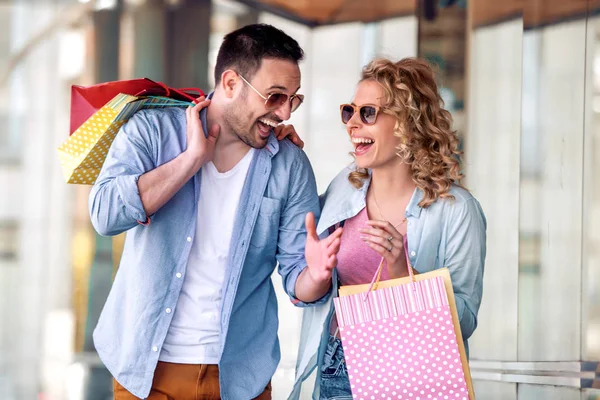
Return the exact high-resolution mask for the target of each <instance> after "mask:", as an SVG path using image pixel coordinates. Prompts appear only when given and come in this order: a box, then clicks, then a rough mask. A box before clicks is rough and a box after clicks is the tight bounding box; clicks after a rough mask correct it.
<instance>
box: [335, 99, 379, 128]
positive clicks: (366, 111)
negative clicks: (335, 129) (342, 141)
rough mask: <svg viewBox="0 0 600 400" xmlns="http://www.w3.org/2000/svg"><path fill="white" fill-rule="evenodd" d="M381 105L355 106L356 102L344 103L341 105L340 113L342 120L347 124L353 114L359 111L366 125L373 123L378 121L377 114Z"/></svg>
mask: <svg viewBox="0 0 600 400" xmlns="http://www.w3.org/2000/svg"><path fill="white" fill-rule="evenodd" d="M380 109H381V107H377V106H367V105H365V106H355V105H354V104H342V105H341V106H340V114H341V116H342V122H343V123H344V125H345V124H347V123H348V121H350V119H352V116H353V115H354V114H355V113H356V112H358V115H360V120H361V121H362V122H363V123H364V124H366V125H373V124H374V123H375V122H376V121H377V115H378V114H379V110H380Z"/></svg>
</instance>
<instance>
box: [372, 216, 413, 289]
mask: <svg viewBox="0 0 600 400" xmlns="http://www.w3.org/2000/svg"><path fill="white" fill-rule="evenodd" d="M367 225H369V228H364V229H360V233H361V234H362V235H361V237H360V238H361V239H362V240H364V241H365V243H366V244H367V245H368V246H369V247H370V248H372V249H373V250H375V251H376V252H378V253H379V254H381V256H382V257H383V258H384V259H385V261H386V263H387V267H388V273H389V275H390V278H392V279H395V278H402V277H404V276H408V268H407V265H406V255H405V254H404V236H402V234H401V233H400V232H398V230H397V229H396V228H394V226H393V225H392V224H390V223H389V222H387V221H377V220H369V221H367Z"/></svg>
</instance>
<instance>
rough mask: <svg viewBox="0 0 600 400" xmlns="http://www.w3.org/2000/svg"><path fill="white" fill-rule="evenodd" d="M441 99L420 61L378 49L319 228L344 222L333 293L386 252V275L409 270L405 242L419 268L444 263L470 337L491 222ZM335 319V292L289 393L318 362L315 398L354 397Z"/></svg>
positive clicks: (364, 275) (369, 271) (366, 274)
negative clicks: (348, 154) (350, 151)
mask: <svg viewBox="0 0 600 400" xmlns="http://www.w3.org/2000/svg"><path fill="white" fill-rule="evenodd" d="M441 104H442V99H441V97H440V95H439V93H438V89H437V85H436V81H435V76H434V74H433V71H432V69H431V67H430V66H429V65H428V64H427V63H426V62H424V61H421V60H418V59H414V58H407V59H403V60H401V61H399V62H396V63H394V62H392V61H390V60H386V59H377V60H374V61H372V62H371V63H370V64H369V65H368V66H366V67H365V69H364V70H363V73H362V79H361V80H360V82H359V84H358V87H357V89H356V93H355V96H354V99H353V102H352V104H344V105H342V106H341V107H340V110H341V119H342V122H343V123H344V124H345V125H346V131H347V133H348V136H349V139H350V140H351V141H352V143H353V144H354V148H355V150H354V158H355V162H354V163H353V164H351V165H350V166H349V167H348V168H346V169H344V170H343V171H342V172H341V173H340V174H339V175H338V176H337V177H336V178H335V179H334V180H333V181H332V182H331V184H330V185H329V188H328V189H327V191H326V193H325V195H324V196H323V199H322V201H323V203H322V214H321V218H320V221H319V224H318V227H317V233H318V234H320V235H322V236H323V235H327V232H332V231H333V230H335V228H336V227H338V226H340V225H343V234H342V237H341V247H340V251H339V254H338V264H337V268H336V271H334V274H333V283H332V286H333V293H337V287H338V279H339V284H341V285H354V284H364V283H368V282H370V281H371V278H372V277H373V274H374V273H375V271H376V269H377V267H378V265H379V263H380V260H381V258H382V257H383V259H384V260H385V263H386V268H384V270H383V274H382V279H393V278H399V277H403V276H406V275H407V274H408V272H407V271H408V270H407V265H406V258H405V253H404V252H405V251H406V252H407V253H408V258H409V259H410V263H411V264H412V267H413V268H414V269H415V271H417V272H418V273H424V272H428V271H431V270H433V269H437V268H442V267H447V268H448V269H449V270H450V274H451V277H452V283H453V288H454V293H455V298H456V306H457V311H458V316H459V319H460V326H461V330H462V335H463V338H464V340H465V341H466V340H467V339H468V338H469V337H470V336H471V335H472V334H473V331H474V330H475V327H476V325H477V311H478V309H479V304H480V302H481V295H482V278H483V265H484V259H485V229H486V225H485V224H486V223H485V217H484V215H483V212H482V210H481V207H480V205H479V203H478V202H477V200H476V199H475V198H474V197H473V196H472V195H471V194H470V193H469V192H468V191H467V190H466V189H465V188H464V187H462V186H461V185H460V181H461V179H462V178H463V176H462V174H461V172H460V165H459V161H458V156H459V155H460V152H459V151H458V137H457V136H456V133H455V132H454V131H452V128H451V126H452V118H451V116H450V113H449V112H448V111H446V110H444V109H443V108H442V106H441ZM404 236H406V237H407V239H408V248H407V249H405V248H404V245H403V239H404ZM336 325H337V324H336V320H335V315H333V307H332V303H331V302H329V303H327V304H326V305H324V306H317V307H312V308H307V309H305V314H304V319H303V326H302V335H301V341H300V352H299V359H298V363H297V367H298V370H297V374H296V376H297V380H296V385H295V387H294V391H293V393H292V395H291V396H290V398H298V396H299V393H300V385H301V383H302V381H303V380H305V379H306V378H307V377H308V375H310V373H311V371H312V370H313V367H314V366H315V365H316V366H318V369H317V381H316V385H315V386H316V387H315V392H314V398H315V399H322V400H326V399H337V400H340V399H351V398H352V394H351V391H350V383H349V381H348V374H347V370H346V366H345V362H344V352H343V348H342V346H341V341H340V339H339V334H338V332H337V329H336ZM465 345H466V342H465Z"/></svg>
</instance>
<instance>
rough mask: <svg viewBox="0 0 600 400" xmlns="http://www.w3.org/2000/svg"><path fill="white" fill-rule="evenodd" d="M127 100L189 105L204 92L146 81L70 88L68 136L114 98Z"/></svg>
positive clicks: (106, 83) (136, 80)
mask: <svg viewBox="0 0 600 400" xmlns="http://www.w3.org/2000/svg"><path fill="white" fill-rule="evenodd" d="M120 93H123V94H128V95H130V96H137V97H139V96H164V97H169V98H172V99H176V100H183V101H193V100H194V99H195V98H197V97H199V96H204V92H203V91H202V90H200V89H196V88H183V89H174V88H170V87H168V86H166V85H164V84H162V83H160V82H154V81H153V80H151V79H148V78H140V79H131V80H125V81H115V82H105V83H100V84H98V85H93V86H88V87H84V86H77V85H73V86H72V87H71V128H70V131H69V135H72V134H73V132H75V131H76V130H77V128H79V127H80V126H81V125H82V124H83V123H84V122H85V121H87V120H88V119H89V118H90V117H91V116H92V115H94V113H95V112H96V111H98V110H99V109H101V108H102V107H103V106H105V105H106V104H107V103H108V102H109V101H111V100H112V99H113V98H115V96H117V95H118V94H120Z"/></svg>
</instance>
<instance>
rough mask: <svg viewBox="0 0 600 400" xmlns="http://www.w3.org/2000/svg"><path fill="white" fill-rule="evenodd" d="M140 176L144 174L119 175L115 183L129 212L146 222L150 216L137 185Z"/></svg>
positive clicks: (135, 217) (136, 218)
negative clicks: (147, 213)
mask: <svg viewBox="0 0 600 400" xmlns="http://www.w3.org/2000/svg"><path fill="white" fill-rule="evenodd" d="M140 176H142V175H141V174H138V175H125V176H118V177H116V178H115V184H116V185H117V190H118V192H119V197H120V198H121V200H122V201H123V205H124V206H125V211H126V212H127V214H128V215H129V216H130V217H131V218H133V219H135V220H137V221H139V222H146V221H147V220H148V216H147V215H146V211H145V210H144V205H143V204H142V198H141V196H140V191H139V188H138V185H137V182H138V180H139V179H140Z"/></svg>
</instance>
